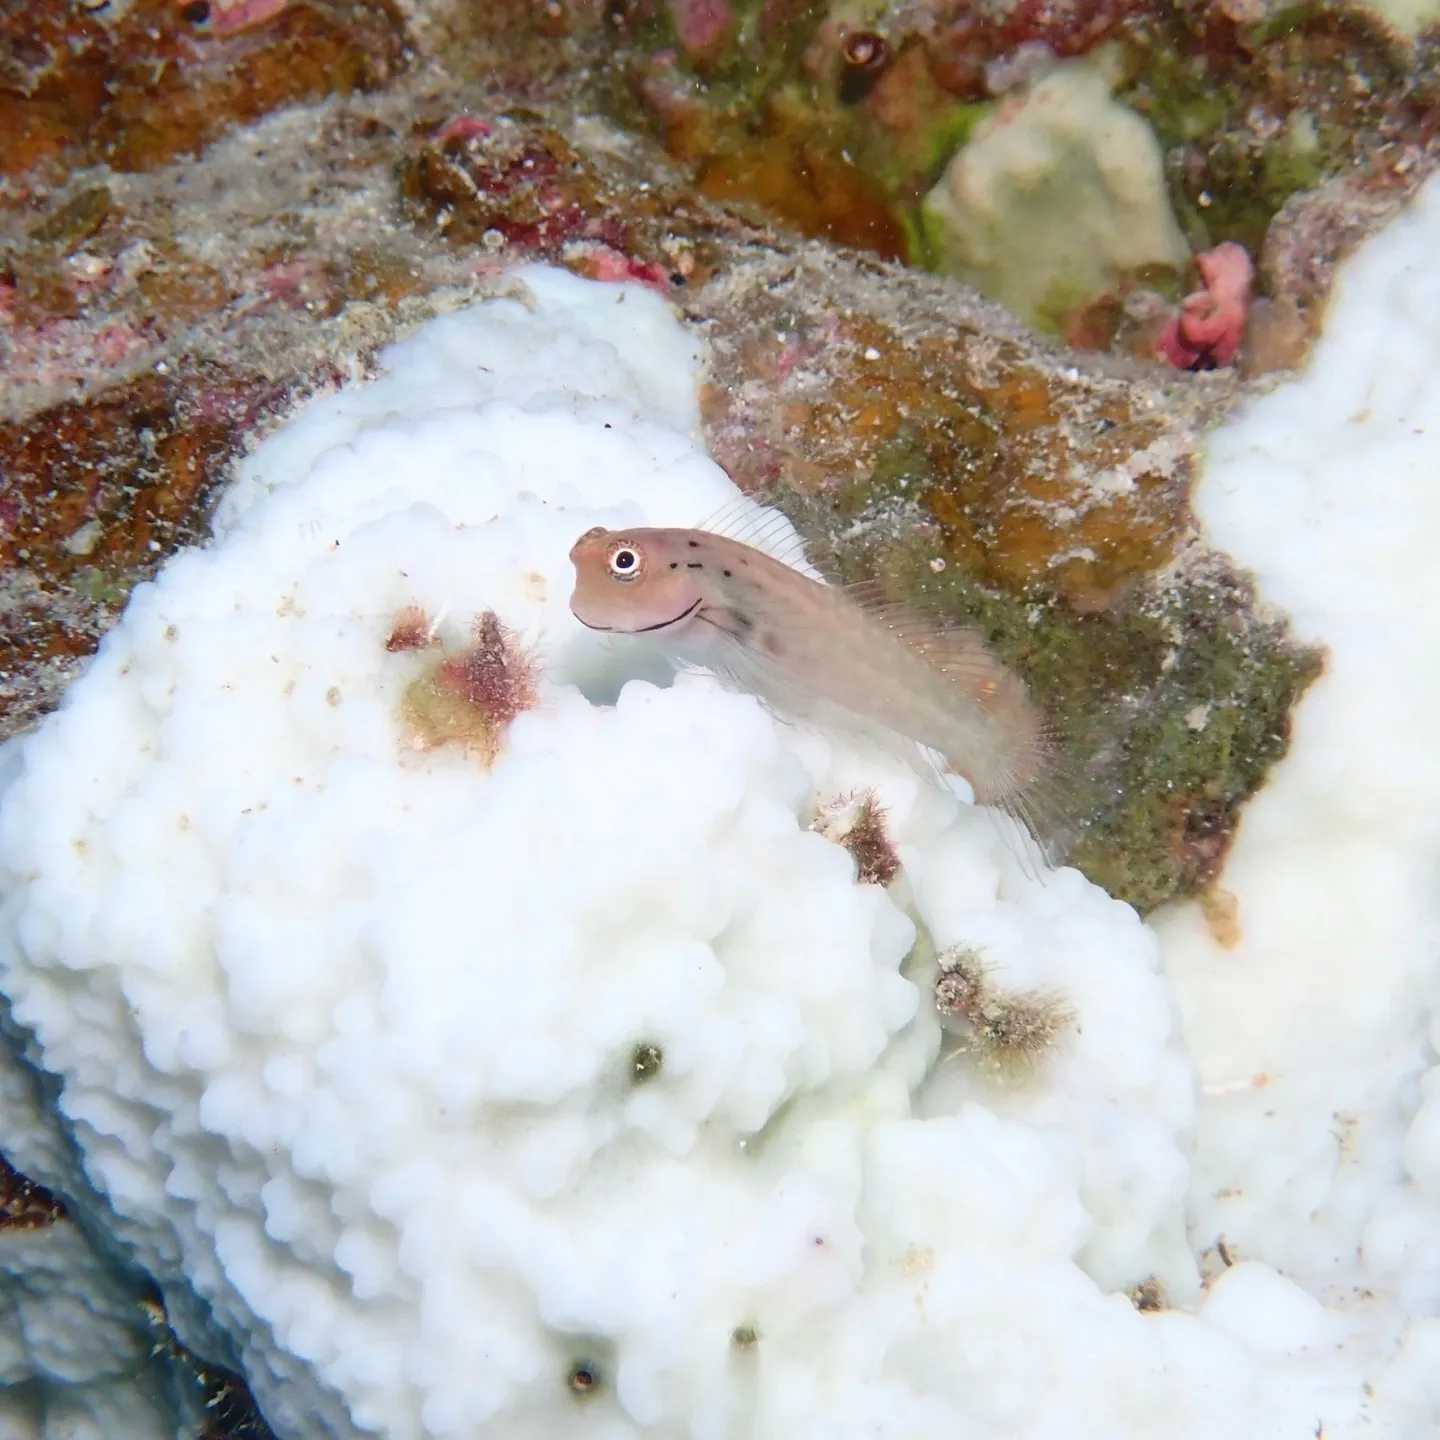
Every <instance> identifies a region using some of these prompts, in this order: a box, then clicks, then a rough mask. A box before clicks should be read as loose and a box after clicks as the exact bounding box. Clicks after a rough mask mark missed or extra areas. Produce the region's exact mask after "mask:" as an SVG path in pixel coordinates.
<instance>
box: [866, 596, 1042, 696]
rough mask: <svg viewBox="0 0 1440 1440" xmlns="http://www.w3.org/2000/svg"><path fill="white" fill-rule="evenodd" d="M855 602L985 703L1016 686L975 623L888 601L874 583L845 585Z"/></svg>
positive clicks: (942, 672) (939, 669)
mask: <svg viewBox="0 0 1440 1440" xmlns="http://www.w3.org/2000/svg"><path fill="white" fill-rule="evenodd" d="M845 595H846V597H847V598H848V599H849V600H850V602H851V603H852V604H853V605H855V606H856V607H858V608H859V609H861V610H863V611H864V612H865V613H866V614H867V615H868V616H869V617H870V618H871V619H872V620H874V621H876V622H877V623H878V624H880V625H883V626H884V627H885V628H886V629H887V630H888V631H889V632H890V633H891V634H892V635H893V636H894V637H895V638H896V639H897V640H900V641H903V642H904V643H905V644H906V645H908V646H909V647H910V648H911V649H912V650H915V651H917V652H918V653H919V654H921V655H923V656H924V657H925V659H926V660H928V661H929V662H930V664H931V665H932V666H933V667H934V668H935V669H936V670H938V671H939V672H940V673H941V674H942V675H946V676H948V677H949V678H950V679H952V680H954V681H955V682H956V683H957V684H958V685H961V686H963V687H964V689H965V690H966V692H967V694H968V696H969V698H970V699H971V700H974V701H978V702H980V703H982V704H983V703H984V702H985V701H986V700H988V699H989V698H991V697H992V696H995V695H998V694H999V691H1000V687H1001V686H1002V685H1003V684H1006V683H1010V684H1014V683H1015V679H1014V677H1013V676H1012V675H1011V673H1010V671H1009V670H1007V669H1006V668H1005V666H1004V665H1002V664H1001V663H1000V661H999V660H998V659H996V657H995V655H994V654H993V652H992V651H991V649H990V647H989V645H987V644H986V642H985V638H984V636H983V635H981V633H980V632H979V630H977V629H976V628H975V627H974V626H973V625H962V624H958V623H956V622H955V621H953V620H948V619H946V618H945V617H943V616H940V615H935V614H931V613H929V612H927V611H925V610H921V609H917V608H915V607H914V606H912V605H906V604H904V603H903V602H899V601H894V600H889V599H887V598H886V596H885V593H884V591H883V590H882V589H881V588H880V587H879V586H878V585H877V584H875V582H874V581H870V580H862V581H860V582H858V583H857V584H854V585H847V586H845Z"/></svg>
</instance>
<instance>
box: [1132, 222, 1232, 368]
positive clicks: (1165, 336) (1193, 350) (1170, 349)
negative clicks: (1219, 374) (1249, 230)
mask: <svg viewBox="0 0 1440 1440" xmlns="http://www.w3.org/2000/svg"><path fill="white" fill-rule="evenodd" d="M1195 263H1196V265H1197V266H1199V269H1200V278H1201V280H1203V281H1204V285H1203V287H1202V288H1201V289H1199V290H1196V291H1194V292H1193V293H1192V294H1190V295H1187V296H1186V297H1185V298H1184V300H1182V301H1181V302H1180V311H1179V313H1178V314H1176V315H1172V316H1171V317H1170V319H1169V320H1168V321H1167V322H1166V325H1165V328H1164V330H1162V331H1161V332H1160V338H1159V340H1158V341H1156V344H1155V349H1156V352H1157V353H1158V354H1159V355H1160V356H1161V358H1162V359H1165V360H1168V361H1169V362H1170V363H1171V364H1172V365H1175V366H1177V367H1178V368H1179V369H1181V370H1212V369H1214V368H1215V367H1216V366H1219V365H1228V364H1229V363H1230V362H1231V361H1232V360H1233V359H1234V358H1235V352H1236V351H1237V350H1239V348H1240V342H1241V340H1242V339H1243V338H1244V336H1245V318H1246V316H1247V315H1248V314H1249V311H1250V281H1251V278H1252V277H1253V275H1254V273H1255V267H1254V266H1253V265H1252V264H1251V263H1250V257H1249V255H1247V254H1246V253H1245V248H1244V246H1242V245H1237V244H1235V243H1234V241H1226V243H1225V244H1223V245H1217V246H1216V247H1215V248H1214V249H1213V250H1206V251H1205V252H1204V253H1203V254H1201V255H1197V256H1196V257H1195Z"/></svg>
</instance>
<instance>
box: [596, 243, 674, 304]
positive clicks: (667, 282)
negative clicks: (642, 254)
mask: <svg viewBox="0 0 1440 1440" xmlns="http://www.w3.org/2000/svg"><path fill="white" fill-rule="evenodd" d="M578 268H579V269H581V270H583V271H584V272H585V274H587V275H588V276H589V277H590V278H591V279H592V280H608V281H612V282H613V281H621V280H638V281H639V282H640V283H641V284H642V285H648V286H650V288H651V289H652V290H659V291H660V292H661V294H669V293H670V290H671V288H672V285H673V282H672V281H671V279H670V272H669V271H668V270H667V269H666V268H665V267H664V266H663V265H661V264H660V262H659V261H658V260H632V259H631V258H630V256H628V255H624V254H622V253H621V252H620V251H619V250H616V249H614V248H613V247H612V246H609V245H598V246H596V247H595V248H594V249H592V250H590V251H589V252H588V253H587V254H585V255H583V256H581V257H579V259H578Z"/></svg>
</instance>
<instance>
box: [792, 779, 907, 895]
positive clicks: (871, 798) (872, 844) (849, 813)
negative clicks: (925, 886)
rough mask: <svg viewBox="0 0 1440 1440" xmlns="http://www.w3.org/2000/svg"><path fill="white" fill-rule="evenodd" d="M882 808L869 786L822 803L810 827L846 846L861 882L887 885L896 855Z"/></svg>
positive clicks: (897, 867) (895, 866)
mask: <svg viewBox="0 0 1440 1440" xmlns="http://www.w3.org/2000/svg"><path fill="white" fill-rule="evenodd" d="M885 816H886V810H885V807H884V806H883V805H881V804H880V802H879V801H878V800H877V799H876V798H875V792H874V791H873V790H867V791H865V793H864V794H862V795H859V796H855V795H841V796H839V797H838V798H837V799H836V800H834V801H832V802H831V803H830V804H829V805H826V806H823V807H822V808H821V809H820V810H819V811H818V812H817V813H816V816H815V819H814V821H813V822H812V824H811V827H810V828H811V829H812V830H815V831H817V832H818V833H819V834H821V835H823V836H824V837H825V838H826V839H827V840H830V841H833V842H834V843H835V844H836V845H839V846H840V847H841V848H842V849H844V850H848V851H849V852H850V855H851V857H852V858H853V859H854V861H855V878H856V879H857V880H858V881H859V882H860V883H861V884H862V885H888V884H889V883H890V882H891V881H892V880H893V879H894V878H895V877H896V876H897V875H898V874H899V873H900V856H899V854H898V853H897V852H896V849H895V842H894V841H893V840H891V838H890V831H889V828H888V827H887V825H886V824H885Z"/></svg>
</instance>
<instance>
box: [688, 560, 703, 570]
mask: <svg viewBox="0 0 1440 1440" xmlns="http://www.w3.org/2000/svg"><path fill="white" fill-rule="evenodd" d="M685 568H686V569H687V570H703V569H704V568H705V565H704V563H703V562H702V561H700V560H687V561H686V562H685Z"/></svg>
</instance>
